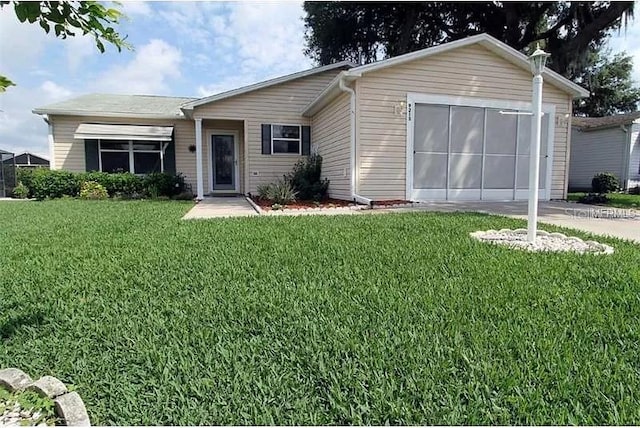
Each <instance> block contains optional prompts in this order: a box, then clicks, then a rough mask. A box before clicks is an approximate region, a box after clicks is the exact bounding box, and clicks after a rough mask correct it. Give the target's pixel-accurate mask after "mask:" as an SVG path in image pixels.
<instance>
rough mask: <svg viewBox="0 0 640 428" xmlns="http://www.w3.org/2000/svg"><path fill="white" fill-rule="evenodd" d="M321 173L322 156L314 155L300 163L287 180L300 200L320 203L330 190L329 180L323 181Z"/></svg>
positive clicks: (287, 176) (288, 175) (295, 166)
mask: <svg viewBox="0 0 640 428" xmlns="http://www.w3.org/2000/svg"><path fill="white" fill-rule="evenodd" d="M321 173H322V156H320V155H317V154H314V155H311V156H309V157H308V158H306V159H302V160H300V161H298V162H297V163H296V164H295V165H294V167H293V170H292V171H291V172H290V173H289V174H287V175H286V176H285V180H286V181H288V182H289V183H291V186H292V187H293V189H294V190H295V191H296V193H297V195H298V198H299V199H303V200H309V199H312V200H314V201H320V200H322V199H324V198H325V197H326V196H327V191H328V190H329V180H322V179H321V178H320V177H321Z"/></svg>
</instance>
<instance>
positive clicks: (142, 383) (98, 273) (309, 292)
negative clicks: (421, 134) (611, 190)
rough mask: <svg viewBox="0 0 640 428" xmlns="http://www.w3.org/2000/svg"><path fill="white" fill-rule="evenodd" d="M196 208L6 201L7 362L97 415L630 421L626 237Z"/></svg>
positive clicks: (637, 315)
mask: <svg viewBox="0 0 640 428" xmlns="http://www.w3.org/2000/svg"><path fill="white" fill-rule="evenodd" d="M190 206H191V204H189V203H179V202H151V201H146V202H145V201H129V202H113V201H74V200H71V201H50V202H42V203H38V202H24V203H17V202H14V203H0V218H2V222H1V223H0V225H1V226H0V266H1V267H2V270H1V271H0V272H1V278H0V281H1V284H2V286H1V287H0V367H8V366H11V367H18V368H20V369H22V370H24V371H26V372H27V373H29V374H30V375H31V376H32V377H34V378H37V377H39V376H41V375H45V374H50V375H53V376H56V377H58V378H59V379H61V380H62V381H63V382H65V383H67V384H72V385H74V386H75V388H77V391H78V392H79V393H80V394H81V396H82V397H83V399H84V401H85V403H86V405H87V409H88V411H89V415H90V417H91V420H92V423H94V424H96V425H101V424H118V425H156V424H160V425H174V424H175V425H182V424H190V425H200V424H207V425H226V424H242V425H245V424H287V425H289V424H312V425H322V424H345V425H346V424H386V423H390V424H420V425H422V424H446V425H449V424H473V425H481V424H501V425H509V424H549V425H556V424H559V425H564V424H585V425H601V424H602V425H605V424H606V425H609V424H628V425H633V424H640V352H639V351H638V350H639V349H640V268H639V266H640V248H639V247H638V246H636V245H633V244H630V243H625V242H621V241H617V240H615V239H608V238H606V239H605V238H599V240H600V241H601V242H607V243H610V244H612V245H613V246H614V247H615V249H616V252H615V254H614V255H612V256H595V255H587V256H579V255H576V254H532V253H527V252H523V251H516V250H509V249H506V248H501V247H497V246H492V245H488V244H483V243H480V242H476V241H474V240H472V239H471V238H470V237H469V232H472V231H475V230H486V229H489V228H502V227H520V226H522V225H523V223H522V222H520V221H517V220H511V219H505V218H500V217H492V216H486V215H481V214H435V213H411V214H388V215H361V216H336V217H326V216H308V217H258V218H240V219H226V220H221V219H218V220H212V221H188V222H187V221H181V220H180V217H181V216H182V215H183V214H184V213H185V212H186V211H187V210H188V209H189V207H190ZM547 230H557V229H553V228H547ZM580 236H583V237H584V236H585V235H582V234H580Z"/></svg>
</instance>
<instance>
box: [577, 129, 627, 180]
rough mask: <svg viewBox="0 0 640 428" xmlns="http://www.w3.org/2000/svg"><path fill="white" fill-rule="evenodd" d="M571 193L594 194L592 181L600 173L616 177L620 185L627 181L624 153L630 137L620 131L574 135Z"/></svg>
mask: <svg viewBox="0 0 640 428" xmlns="http://www.w3.org/2000/svg"><path fill="white" fill-rule="evenodd" d="M571 135H572V139H571V161H570V162H569V189H570V190H587V191H588V190H591V179H592V178H593V176H594V175H596V174H597V173H599V172H610V173H613V174H615V175H616V177H618V179H619V180H620V181H621V183H622V182H623V181H624V179H625V177H624V174H625V166H624V164H625V162H626V159H627V158H626V156H625V152H626V150H627V138H629V136H628V134H627V133H626V132H624V131H623V130H622V129H620V127H615V128H607V129H598V130H594V131H580V130H579V129H576V128H574V129H573V132H572V133H571Z"/></svg>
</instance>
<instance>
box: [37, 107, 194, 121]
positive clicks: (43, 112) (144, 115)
mask: <svg viewBox="0 0 640 428" xmlns="http://www.w3.org/2000/svg"><path fill="white" fill-rule="evenodd" d="M31 112H32V113H34V114H38V115H50V116H83V117H122V118H125V119H167V120H171V119H173V120H175V119H186V117H185V116H184V115H183V114H176V115H175V116H170V115H166V114H165V115H162V114H153V113H131V112H126V113H118V112H87V111H77V110H49V109H33V110H31Z"/></svg>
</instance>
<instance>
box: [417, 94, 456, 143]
mask: <svg viewBox="0 0 640 428" xmlns="http://www.w3.org/2000/svg"><path fill="white" fill-rule="evenodd" d="M443 123H444V124H448V123H449V107H448V106H439V105H430V104H417V105H416V107H415V129H414V134H413V139H414V143H413V149H414V150H415V151H417V152H445V153H446V152H447V148H448V146H449V127H448V126H442V124H443Z"/></svg>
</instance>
